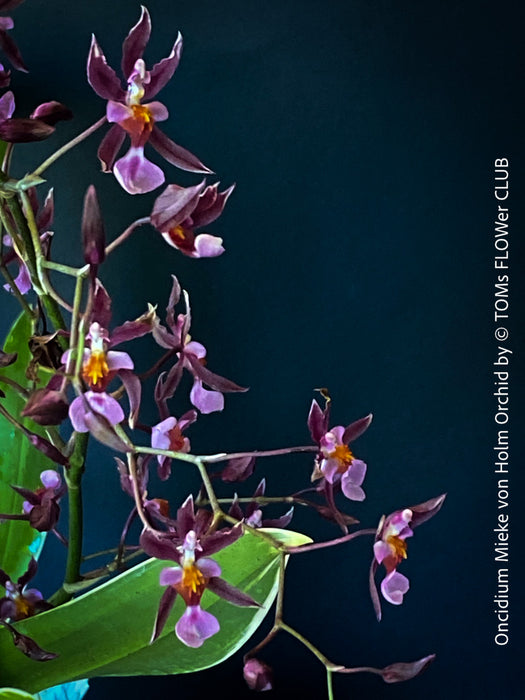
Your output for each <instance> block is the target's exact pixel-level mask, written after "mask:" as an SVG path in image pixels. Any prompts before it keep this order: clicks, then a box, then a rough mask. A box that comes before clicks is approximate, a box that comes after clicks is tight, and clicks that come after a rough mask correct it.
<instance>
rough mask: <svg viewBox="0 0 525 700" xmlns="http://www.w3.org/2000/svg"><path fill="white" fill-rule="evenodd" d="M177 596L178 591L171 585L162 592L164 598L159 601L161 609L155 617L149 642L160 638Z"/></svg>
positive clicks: (151, 642)
mask: <svg viewBox="0 0 525 700" xmlns="http://www.w3.org/2000/svg"><path fill="white" fill-rule="evenodd" d="M176 597H177V591H176V590H175V589H174V588H172V587H171V586H169V588H166V590H165V591H164V593H163V594H162V598H161V599H160V603H159V610H158V612H157V617H156V618H155V624H154V625H153V632H152V635H151V639H150V642H149V643H150V644H153V642H154V641H155V640H156V639H158V638H159V636H160V634H161V632H162V630H163V629H164V625H165V624H166V620H167V619H168V616H169V614H170V612H171V609H172V608H173V604H174V603H175V598H176Z"/></svg>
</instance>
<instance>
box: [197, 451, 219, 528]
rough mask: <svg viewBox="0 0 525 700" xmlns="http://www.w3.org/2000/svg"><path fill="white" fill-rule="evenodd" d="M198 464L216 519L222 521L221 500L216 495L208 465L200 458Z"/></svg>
mask: <svg viewBox="0 0 525 700" xmlns="http://www.w3.org/2000/svg"><path fill="white" fill-rule="evenodd" d="M196 465H197V469H198V470H199V474H200V476H201V479H202V483H203V484H204V488H205V489H206V494H207V495H208V499H209V501H210V506H211V509H212V511H213V516H214V519H215V518H216V519H217V520H218V521H220V520H222V517H223V512H222V509H221V507H220V505H219V502H218V501H217V496H216V495H215V491H214V490H213V486H212V485H211V481H210V477H209V476H208V472H207V471H206V467H205V466H204V464H203V463H202V462H201V460H200V459H198V460H197V461H196Z"/></svg>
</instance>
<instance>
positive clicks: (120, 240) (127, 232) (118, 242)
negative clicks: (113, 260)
mask: <svg viewBox="0 0 525 700" xmlns="http://www.w3.org/2000/svg"><path fill="white" fill-rule="evenodd" d="M149 222H150V218H149V216H144V217H143V218H142V219H137V220H136V221H134V222H133V223H132V224H130V225H129V226H128V228H127V229H126V230H125V231H124V233H121V234H120V236H118V237H117V238H115V240H114V241H112V242H111V243H110V244H109V245H107V246H106V251H105V252H106V255H109V254H110V253H112V252H113V251H114V250H115V248H118V246H119V245H121V244H122V243H124V241H125V240H126V239H127V238H129V237H130V236H131V234H132V233H133V231H134V230H135V229H136V228H138V227H139V226H144V224H149Z"/></svg>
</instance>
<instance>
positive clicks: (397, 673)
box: [381, 654, 436, 683]
mask: <svg viewBox="0 0 525 700" xmlns="http://www.w3.org/2000/svg"><path fill="white" fill-rule="evenodd" d="M435 658H436V655H435V654H430V656H424V657H423V658H422V659H418V660H417V661H412V662H411V663H397V664H390V666H386V667H385V668H383V669H381V675H382V677H383V680H384V681H385V683H399V682H400V681H408V680H410V679H411V678H414V677H415V676H418V675H419V674H420V673H422V672H423V671H424V670H425V669H426V668H428V666H430V664H431V663H432V661H434V659H435Z"/></svg>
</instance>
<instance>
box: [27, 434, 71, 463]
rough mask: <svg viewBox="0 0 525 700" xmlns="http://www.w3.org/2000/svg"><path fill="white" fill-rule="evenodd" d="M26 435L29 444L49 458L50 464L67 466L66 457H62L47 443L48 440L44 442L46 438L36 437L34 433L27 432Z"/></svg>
mask: <svg viewBox="0 0 525 700" xmlns="http://www.w3.org/2000/svg"><path fill="white" fill-rule="evenodd" d="M26 435H27V439H28V440H29V442H30V443H31V444H32V445H33V446H34V447H36V449H37V450H40V452H42V454H44V455H45V456H46V457H49V459H50V460H51V461H52V462H55V463H56V464H62V465H63V466H65V465H66V464H68V459H67V457H64V455H63V454H62V453H61V452H59V451H58V450H57V448H56V447H55V446H54V445H52V444H51V443H50V442H49V440H46V438H43V437H41V436H40V435H36V434H35V433H31V432H29V430H28V431H27V433H26Z"/></svg>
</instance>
